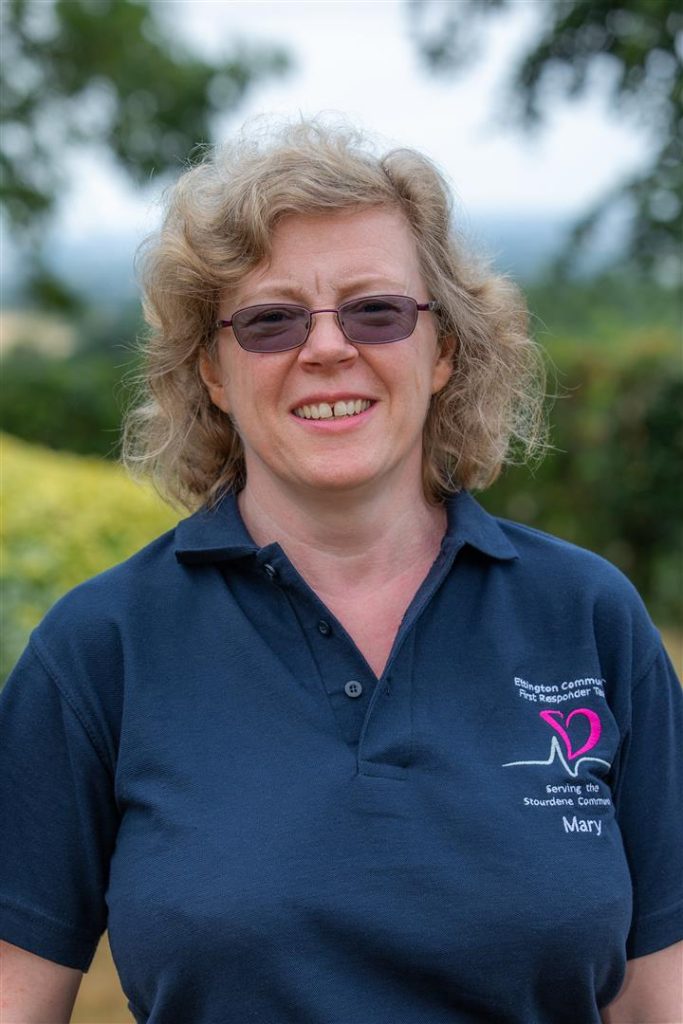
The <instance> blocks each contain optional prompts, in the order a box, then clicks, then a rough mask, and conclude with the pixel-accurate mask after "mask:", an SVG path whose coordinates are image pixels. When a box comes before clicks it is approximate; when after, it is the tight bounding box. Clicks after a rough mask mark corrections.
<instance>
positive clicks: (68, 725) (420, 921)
mask: <svg viewBox="0 0 683 1024" xmlns="http://www.w3.org/2000/svg"><path fill="white" fill-rule="evenodd" d="M682 705H683V701H682V699H681V691H680V688H679V685H678V683H677V681H676V680H675V677H674V673H673V670H672V668H671V665H670V663H669V662H668V660H667V657H666V655H665V653H664V651H663V649H662V645H661V642H660V638H659V635H658V633H657V631H656V630H655V629H654V627H653V625H652V624H651V622H650V620H649V618H648V616H647V613H646V612H645V610H644V608H643V606H642V603H641V602H640V599H639V598H638V596H637V595H636V593H635V591H634V590H633V588H632V586H631V585H630V584H629V583H628V582H627V581H626V579H625V578H624V577H623V576H622V575H621V574H620V573H619V572H618V571H617V570H616V569H614V568H613V567H612V566H611V565H609V564H608V563H606V562H605V561H604V560H602V559H601V558H599V557H597V556H595V555H593V554H590V553H588V552H586V551H582V550H580V549H578V548H575V547H573V546H571V545H569V544H566V543H564V542H562V541H559V540H556V539H554V538H552V537H549V536H547V535H544V534H541V533H539V532H537V531H535V530H531V529H528V528H526V527H523V526H519V525H516V524H513V523H509V522H506V521H503V520H497V519H494V518H493V517H491V516H490V515H488V514H487V513H486V512H485V511H484V510H483V509H482V508H481V507H480V506H479V505H478V504H477V503H476V502H475V501H474V499H473V498H472V497H470V496H469V495H468V494H466V493H461V494H459V495H458V496H456V497H455V498H453V499H452V500H451V501H450V502H449V505H448V530H447V534H446V536H445V537H444V540H443V543H442V546H441V550H440V553H439V555H438V557H437V558H436V560H435V562H434V564H433V566H432V568H431V570H430V572H429V574H428V576H427V578H426V579H425V581H424V583H423V584H422V586H421V587H420V589H419V590H418V592H417V593H416V595H415V597H414V600H413V601H412V604H411V605H410V607H409V609H408V611H407V612H406V615H405V617H404V620H403V622H402V624H401V627H400V630H399V632H398V635H397V637H396V640H395V643H394V647H393V650H392V652H391V655H390V657H389V660H388V663H387V666H386V669H385V671H384V673H383V675H382V677H381V679H379V680H377V678H376V677H375V676H374V674H373V672H372V671H371V669H370V668H369V666H368V664H367V663H366V661H365V659H364V658H363V656H362V655H361V653H360V652H359V651H358V649H357V648H356V646H355V644H354V643H353V641H352V640H351V638H350V637H349V635H348V634H347V633H346V632H345V630H344V629H343V627H342V626H341V625H340V623H339V622H338V621H337V620H336V619H335V617H334V616H333V615H332V614H331V613H330V611H329V610H328V609H327V608H326V607H325V605H324V604H323V603H322V602H321V601H320V600H319V598H318V597H317V596H316V594H315V593H313V591H312V590H311V589H310V588H309V586H308V585H307V584H306V582H305V581H304V580H303V579H302V577H301V576H300V575H299V574H298V573H297V571H296V569H295V568H294V567H293V565H292V564H291V562H290V561H289V560H288V558H287V556H286V554H285V553H284V551H283V550H282V548H281V547H280V546H278V545H277V544H270V545H267V546H265V547H262V548H259V547H258V545H256V544H255V543H254V542H253V540H252V539H251V537H250V536H249V534H248V533H247V531H246V529H245V527H244V524H243V523H242V521H241V518H240V516H239V512H238V508H237V504H236V501H235V498H234V496H233V495H230V494H228V495H226V496H225V497H224V499H223V500H222V501H221V503H220V505H219V506H218V507H217V508H216V509H214V510H213V511H201V512H199V513H197V514H195V515H193V516H191V517H190V518H189V519H186V520H184V521H183V522H182V523H180V524H179V526H178V527H177V528H176V529H175V530H173V531H171V532H169V533H167V534H165V535H164V536H162V537H160V538H159V539H158V540H156V541H155V542H154V543H152V544H151V545H149V546H148V547H146V548H145V549H144V550H142V551H141V552H139V553H138V554H137V555H135V556H134V557H133V558H131V559H130V560H128V561H127V562H125V563H123V564H122V565H120V566H118V567H116V568H114V569H112V570H110V571H108V572H106V573H104V574H102V575H100V576H98V577H96V578H95V579H93V580H90V581H89V582H87V583H85V584H83V585H81V586H79V587H77V588H76V589H75V590H73V591H72V592H71V593H70V594H68V595H67V596H66V597H65V598H63V599H62V600H61V601H60V602H59V603H58V604H57V605H56V606H55V607H54V608H53V609H52V611H51V612H50V613H49V614H48V615H47V616H46V618H45V619H44V620H43V622H42V623H41V625H40V626H39V627H38V628H37V629H36V630H35V632H34V633H33V635H32V638H31V641H30V644H29V646H28V648H27V650H26V652H25V653H24V655H23V656H22V658H21V660H20V662H19V664H18V666H17V668H16V669H15V672H14V673H13V676H12V677H11V679H10V681H9V682H8V684H7V686H6V688H5V691H4V693H3V694H2V698H1V705H0V706H1V716H2V717H1V720H2V743H1V746H0V792H1V799H2V814H3V821H2V844H1V854H0V937H2V938H4V939H6V940H8V941H9V942H12V943H14V944H16V945H18V946H21V947H23V948H25V949H28V950H30V951H32V952H33V953H36V954H38V955H39V956H43V957H47V958H48V959H51V960H54V961H56V962H57V963H61V964H65V965H67V966H70V967H76V968H80V969H81V970H87V968H88V966H89V964H90V961H91V958H92V956H93V952H94V949H95V947H96V945H97V942H98V939H99V937H100V935H101V933H102V931H103V930H104V929H105V927H106V928H108V929H109V938H110V942H111V947H112V952H113V956H114V960H115V962H116V966H117V968H118V971H119V974H120V978H121V983H122V986H123V989H124V991H125V993H126V995H127V997H128V999H129V1005H130V1009H131V1011H132V1013H133V1014H134V1016H135V1018H136V1020H137V1021H138V1022H143V1021H144V1022H147V1024H176V1022H177V1024H188V1022H189V1021H191V1022H192V1024H217V1022H221V1024H226V1022H235V1024H246V1022H252V1021H253V1022H256V1021H258V1022H262V1024H289V1022H291V1024H389V1022H391V1024H426V1022H428V1024H475V1022H477V1024H492V1022H495V1024H565V1022H566V1024H579V1022H580V1024H598V1022H599V1019H600V1018H599V1007H601V1006H604V1005H605V1004H606V1003H608V1002H610V1001H611V1000H612V999H613V998H614V996H615V995H616V993H617V992H618V991H619V989H620V987H621V984H622V979H623V974H624V964H625V960H626V958H627V957H637V956H641V955H644V954H647V953H650V952H653V951H655V950H658V949H661V948H664V947H666V946H669V945H671V944H672V943H674V942H676V941H677V940H679V939H681V938H683V865H682V864H681V853H682V851H683V835H682V824H681V806H682V797H683V766H682V757H681V753H682V746H683V745H682V743H681V738H682V737H683V707H682Z"/></svg>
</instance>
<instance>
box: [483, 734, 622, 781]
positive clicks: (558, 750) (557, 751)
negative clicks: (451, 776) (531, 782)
mask: <svg viewBox="0 0 683 1024" xmlns="http://www.w3.org/2000/svg"><path fill="white" fill-rule="evenodd" d="M556 758H557V760H559V761H560V762H561V763H562V765H563V767H564V769H565V771H567V772H568V773H569V774H570V775H571V776H572V778H574V779H575V778H576V776H577V775H578V774H579V767H580V766H581V765H582V764H583V762H584V761H596V762H597V764H604V765H605V767H607V768H611V767H612V765H611V764H610V762H609V761H603V759H602V758H601V757H580V758H579V760H578V761H577V762H576V764H575V765H574V770H573V771H572V769H571V768H570V767H569V765H568V764H567V762H566V760H565V757H564V754H563V753H562V747H561V746H560V741H559V740H558V739H557V737H556V736H553V738H552V739H551V741H550V757H549V758H548V759H547V761H508V763H507V764H504V765H502V766H501V767H503V768H514V767H515V765H518V764H552V763H553V761H554V760H555V759H556Z"/></svg>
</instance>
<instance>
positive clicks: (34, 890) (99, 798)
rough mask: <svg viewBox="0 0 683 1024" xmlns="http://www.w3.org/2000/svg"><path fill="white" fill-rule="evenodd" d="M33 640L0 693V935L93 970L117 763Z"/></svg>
mask: <svg viewBox="0 0 683 1024" xmlns="http://www.w3.org/2000/svg"><path fill="white" fill-rule="evenodd" d="M93 735H94V732H93V731H92V730H89V729H88V723H87V721H86V719H85V717H84V716H83V714H82V713H80V712H79V710H78V709H77V708H76V707H75V706H74V705H73V703H72V700H71V701H70V700H69V699H67V698H66V697H65V695H64V693H63V692H62V690H61V689H60V687H59V686H58V683H57V681H56V680H55V679H54V678H53V676H52V675H51V674H50V672H49V671H48V670H47V668H46V666H45V665H44V664H43V662H42V660H41V658H40V657H39V655H38V653H37V650H36V648H35V646H34V645H29V647H28V648H27V649H26V651H25V652H24V654H23V656H22V658H21V659H20V661H19V663H18V664H17V666H16V668H15V670H14V672H13V673H12V675H11V676H10V678H9V680H8V681H7V683H6V685H5V687H4V689H3V690H2V693H0V817H1V819H2V821H1V827H0V938H2V939H4V940H5V941H7V942H10V943H12V944H13V945H16V946H20V947H21V948H22V949H26V950H28V951H29V952H31V953H35V954H36V955H37V956H42V957H45V958H46V959H48V960H53V961H55V962H56V963H59V964H63V965H64V966H66V967H74V968H77V969H79V970H82V971H87V970H88V968H89V966H90V963H91V961H92V958H93V955H94V953H95V949H96V947H97V943H98V941H99V938H100V936H101V935H102V932H103V931H104V930H105V928H106V921H107V908H106V900H105V893H106V888H107V881H108V875H109V862H110V859H111V853H112V850H113V847H114V843H115V839H116V830H117V821H118V816H117V809H116V802H115V798H114V786H113V779H112V773H111V768H109V767H107V764H106V760H105V758H104V757H103V756H102V752H101V751H98V750H97V748H96V746H95V745H94V743H93V739H92V736H93Z"/></svg>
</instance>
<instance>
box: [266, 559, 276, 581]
mask: <svg viewBox="0 0 683 1024" xmlns="http://www.w3.org/2000/svg"><path fill="white" fill-rule="evenodd" d="M263 571H264V572H265V574H266V576H269V577H270V578H271V580H274V579H275V577H276V576H277V569H276V568H275V566H274V565H271V564H270V562H266V564H265V565H264V566H263Z"/></svg>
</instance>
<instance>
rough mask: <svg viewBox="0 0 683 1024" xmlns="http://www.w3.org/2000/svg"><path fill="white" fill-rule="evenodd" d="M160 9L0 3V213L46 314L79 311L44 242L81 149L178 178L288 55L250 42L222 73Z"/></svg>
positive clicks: (66, 0)
mask: <svg viewBox="0 0 683 1024" xmlns="http://www.w3.org/2000/svg"><path fill="white" fill-rule="evenodd" d="M163 8H164V5H160V4H157V3H155V2H154V0H2V3H0V18H1V22H0V29H1V32H0V100H1V113H0V125H1V132H0V168H1V169H2V183H1V185H0V202H1V203H2V207H3V209H4V212H5V216H6V218H7V222H8V224H9V227H10V230H12V232H13V234H14V235H15V236H16V237H17V240H18V241H19V243H20V246H21V249H22V251H23V254H25V256H26V258H27V260H28V265H29V266H30V268H31V271H32V275H31V276H32V283H33V288H32V290H33V295H34V297H35V298H36V300H37V301H38V302H39V303H40V304H41V305H43V306H47V307H52V308H55V307H57V308H62V309H68V308H69V306H70V305H71V304H72V303H73V302H74V301H75V297H74V296H72V295H70V293H69V291H68V289H66V288H65V286H64V285H63V283H62V282H61V281H60V279H59V276H58V275H56V274H55V273H54V272H50V271H48V269H47V268H46V266H45V264H44V261H43V258H42V255H41V244H40V243H41V237H42V235H43V233H44V230H45V227H46V225H47V223H48V222H49V219H50V215H51V214H53V212H54V210H55V206H56V203H57V198H58V195H59V191H60V188H62V186H63V184H64V181H65V178H66V168H67V158H68V157H69V156H73V153H74V150H75V149H76V148H77V147H80V146H87V147H99V148H100V149H101V150H103V151H107V152H108V153H109V154H111V155H113V156H114V158H115V160H116V161H117V163H118V164H119V165H120V166H121V167H122V168H124V170H125V171H126V172H127V173H128V174H129V175H130V176H131V177H132V178H133V180H134V181H136V182H138V183H140V184H144V183H145V182H147V181H149V179H150V178H151V177H153V176H154V175H157V174H162V173H164V172H168V171H169V170H175V169H178V168H179V167H180V166H181V165H182V164H184V163H185V162H186V160H187V158H188V154H190V153H191V151H192V150H193V148H195V147H197V144H201V143H204V142H207V141H209V140H210V138H211V121H212V117H213V116H214V115H215V114H216V113H218V112H220V113H221V114H224V113H225V112H226V111H229V110H230V109H232V108H233V107H235V106H236V105H237V104H238V102H239V101H240V100H241V98H242V97H243V95H244V93H245V92H246V90H247V89H248V88H249V87H250V86H251V85H252V84H253V83H254V82H255V81H257V80H258V79H260V78H262V77H263V76H265V75H268V74H273V73H279V72H282V71H284V70H286V68H287V67H288V66H289V61H288V58H287V56H286V54H285V53H284V52H283V51H281V50H279V49H273V48H268V49H264V48H255V47H254V48H251V47H249V46H246V45H245V44H244V42H241V43H240V44H239V45H235V46H234V47H233V51H232V56H230V57H229V58H227V59H225V60H222V61H220V62H218V63H215V64H214V63H209V62H208V61H206V60H203V59H201V58H200V57H198V56H196V55H194V54H192V53H190V52H189V50H188V49H186V47H185V46H184V45H183V44H182V43H181V42H180V41H179V40H178V39H175V38H172V37H171V35H170V34H169V33H168V31H167V29H166V27H165V25H164V22H163V13H164V11H163Z"/></svg>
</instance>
